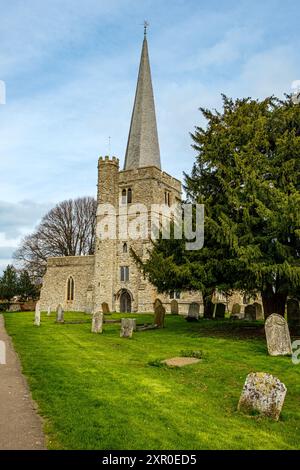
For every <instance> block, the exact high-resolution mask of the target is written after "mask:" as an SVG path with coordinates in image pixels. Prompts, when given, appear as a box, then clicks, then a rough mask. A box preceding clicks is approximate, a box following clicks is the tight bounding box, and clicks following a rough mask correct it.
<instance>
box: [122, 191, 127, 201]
mask: <svg viewBox="0 0 300 470" xmlns="http://www.w3.org/2000/svg"><path fill="white" fill-rule="evenodd" d="M126 200H127V191H126V189H123V191H122V204H126Z"/></svg>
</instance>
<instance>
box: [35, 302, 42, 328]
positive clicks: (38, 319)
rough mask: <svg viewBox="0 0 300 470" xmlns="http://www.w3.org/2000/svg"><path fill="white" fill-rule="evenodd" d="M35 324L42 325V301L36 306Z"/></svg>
mask: <svg viewBox="0 0 300 470" xmlns="http://www.w3.org/2000/svg"><path fill="white" fill-rule="evenodd" d="M34 324H35V326H40V324H41V308H40V302H37V303H36V306H35V315H34Z"/></svg>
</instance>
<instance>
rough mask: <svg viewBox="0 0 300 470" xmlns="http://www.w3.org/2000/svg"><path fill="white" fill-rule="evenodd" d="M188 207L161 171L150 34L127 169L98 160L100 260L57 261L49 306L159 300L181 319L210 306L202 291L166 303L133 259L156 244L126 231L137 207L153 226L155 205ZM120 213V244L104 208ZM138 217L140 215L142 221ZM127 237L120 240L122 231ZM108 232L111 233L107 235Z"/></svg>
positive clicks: (114, 306) (47, 281) (48, 281)
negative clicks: (193, 308)
mask: <svg viewBox="0 0 300 470" xmlns="http://www.w3.org/2000/svg"><path fill="white" fill-rule="evenodd" d="M180 200H181V183H180V181H179V180H177V179H175V178H173V177H172V176H170V175H168V174H167V173H165V172H163V171H162V170H161V159H160V150H159V141H158V133H157V124H156V115H155V104H154V96H153V89H152V80H151V70H150V63H149V55H148V44H147V38H146V34H145V37H144V41H143V46H142V53H141V60H140V67H139V73H138V81H137V88H136V94H135V101H134V107H133V112H132V118H131V124H130V131H129V137H128V143H127V149H126V155H125V163H124V167H123V169H120V167H119V160H118V159H117V158H115V157H112V158H110V157H104V158H103V157H100V158H99V161H98V193H97V202H98V212H97V237H96V246H95V254H94V256H75V257H62V258H50V259H49V260H48V265H47V273H46V275H45V278H44V282H43V288H42V292H41V307H42V309H44V310H46V309H47V308H48V306H50V307H51V308H52V309H54V308H56V306H57V304H58V303H61V304H62V305H63V306H64V308H65V309H66V310H75V311H76V310H77V311H90V312H92V311H102V309H103V303H106V304H108V307H109V309H110V311H116V312H131V311H132V312H152V311H153V303H154V301H155V299H156V298H157V297H159V298H160V299H161V300H162V302H163V303H164V305H165V307H166V310H167V312H170V311H171V302H173V305H174V302H175V303H177V307H176V308H177V309H178V312H179V313H182V314H187V312H188V308H189V305H190V304H191V303H195V302H196V303H198V305H199V307H200V305H201V304H202V296H201V294H200V293H198V292H181V293H179V292H176V293H174V292H173V293H170V295H166V296H162V295H159V296H158V294H157V292H156V289H155V288H154V286H152V285H151V284H150V283H149V282H148V280H147V279H145V278H144V276H143V275H142V273H141V272H140V270H139V268H138V266H137V265H136V263H135V261H134V259H133V257H132V255H131V249H133V250H134V251H135V252H136V253H137V254H138V255H139V256H140V257H142V258H145V257H147V256H148V254H149V249H150V248H151V242H150V239H149V238H148V237H146V238H143V237H142V236H140V237H139V238H134V239H132V237H129V235H128V233H127V231H126V230H124V226H127V225H126V224H125V225H124V223H123V222H124V214H125V213H126V214H128V225H130V224H131V223H133V224H135V230H136V231H139V230H141V227H140V226H139V225H138V224H136V222H135V221H136V217H137V213H136V212H135V213H131V209H132V208H135V210H136V204H141V205H142V206H141V208H140V210H139V211H138V212H139V214H140V215H141V216H143V217H144V219H143V220H145V218H146V220H147V224H148V226H149V225H150V209H151V207H152V208H153V204H157V205H162V204H166V205H167V206H172V205H174V204H176V203H179V202H180ZM104 204H106V205H107V204H109V205H110V207H113V208H115V213H116V231H117V237H114V238H111V237H105V236H104V235H103V233H102V232H101V233H99V232H98V227H102V228H103V227H104V228H105V229H106V226H105V220H106V219H107V216H109V215H110V214H108V212H109V211H103V210H102V208H103V205H104ZM139 214H138V215H139ZM120 230H121V231H122V234H121V235H120V236H119V231H120ZM104 232H105V231H104Z"/></svg>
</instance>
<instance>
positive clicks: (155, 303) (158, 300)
mask: <svg viewBox="0 0 300 470" xmlns="http://www.w3.org/2000/svg"><path fill="white" fill-rule="evenodd" d="M159 306H162V301H161V300H160V299H155V301H154V304H153V309H154V312H155V309H156V308H157V307H159Z"/></svg>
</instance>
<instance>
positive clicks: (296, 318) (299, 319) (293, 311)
mask: <svg viewBox="0 0 300 470" xmlns="http://www.w3.org/2000/svg"><path fill="white" fill-rule="evenodd" d="M287 321H288V324H289V325H290V326H299V324H300V307H299V301H298V300H296V299H289V300H288V301H287Z"/></svg>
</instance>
